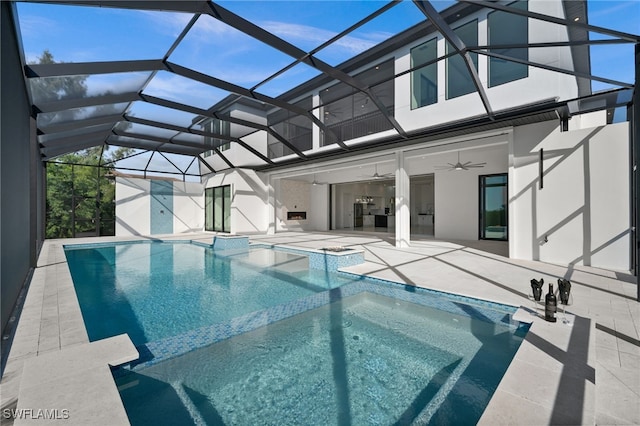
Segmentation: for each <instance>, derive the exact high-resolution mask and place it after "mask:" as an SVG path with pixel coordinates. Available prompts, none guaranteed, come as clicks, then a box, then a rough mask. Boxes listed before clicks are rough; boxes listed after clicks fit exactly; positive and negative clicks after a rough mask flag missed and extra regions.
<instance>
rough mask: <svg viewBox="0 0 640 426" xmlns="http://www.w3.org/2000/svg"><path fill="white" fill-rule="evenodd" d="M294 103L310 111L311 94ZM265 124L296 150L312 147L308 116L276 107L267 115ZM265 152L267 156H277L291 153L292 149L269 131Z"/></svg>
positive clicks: (305, 149)
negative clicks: (276, 108)
mask: <svg viewBox="0 0 640 426" xmlns="http://www.w3.org/2000/svg"><path fill="white" fill-rule="evenodd" d="M294 104H295V105H296V106H298V107H300V108H303V109H304V110H306V111H311V109H312V108H313V100H312V98H311V96H309V97H307V98H304V99H302V100H300V101H298V102H295V103H294ZM267 124H268V125H269V127H271V128H272V129H273V130H274V131H275V132H276V133H278V134H279V135H280V136H282V137H283V138H285V139H286V140H287V142H289V143H290V144H291V145H293V146H294V147H296V148H297V149H298V150H300V151H307V150H309V149H311V148H312V147H313V125H312V122H311V119H310V118H309V117H307V116H305V115H298V114H295V113H293V112H291V111H289V110H286V109H278V110H276V111H273V112H271V113H269V114H268V115H267ZM267 153H268V156H269V158H278V157H283V156H285V155H290V154H293V151H292V150H291V148H289V147H288V146H286V145H285V144H283V143H282V142H281V141H279V140H278V139H277V138H276V137H275V136H273V135H272V134H270V133H269V135H268V136H267Z"/></svg>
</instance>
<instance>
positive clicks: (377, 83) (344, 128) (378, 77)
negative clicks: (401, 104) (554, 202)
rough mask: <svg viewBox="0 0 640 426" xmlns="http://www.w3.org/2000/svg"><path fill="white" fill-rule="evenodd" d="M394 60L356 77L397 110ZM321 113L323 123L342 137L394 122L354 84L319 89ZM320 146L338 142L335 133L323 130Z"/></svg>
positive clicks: (391, 110)
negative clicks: (395, 103)
mask: <svg viewBox="0 0 640 426" xmlns="http://www.w3.org/2000/svg"><path fill="white" fill-rule="evenodd" d="M393 67H394V60H393V59H390V60H388V61H385V62H383V63H380V64H378V65H376V66H374V67H371V68H369V69H367V70H365V71H363V72H361V73H359V74H356V75H355V76H354V77H355V78H356V79H357V80H358V81H360V82H361V83H363V84H364V85H366V86H368V87H370V88H371V92H372V93H373V94H374V95H375V96H376V97H377V98H378V100H379V101H380V102H381V103H382V104H383V105H384V106H385V107H386V108H387V113H388V114H389V115H393V113H394V108H393V106H394V82H393V76H394V68H393ZM320 102H321V104H322V107H321V110H320V111H321V116H322V121H323V122H324V124H325V125H326V126H327V127H328V128H329V129H331V131H332V132H333V134H335V135H336V136H337V137H338V138H340V140H343V141H345V140H349V139H355V138H359V137H361V136H366V135H370V134H374V133H379V132H383V131H385V130H389V129H392V128H393V126H392V125H391V123H389V121H388V120H387V119H386V118H385V117H384V116H383V114H382V112H381V111H380V110H379V109H378V107H377V106H376V105H375V103H373V101H372V100H371V99H369V97H368V96H367V95H365V94H364V93H362V92H357V91H356V90H355V89H354V88H353V87H351V86H349V85H347V84H345V83H338V84H334V85H333V86H331V87H328V88H326V89H324V90H322V91H321V92H320ZM320 143H321V146H325V145H331V144H333V143H336V140H335V137H333V135H332V134H329V133H328V134H324V132H323V133H322V140H321V142H320Z"/></svg>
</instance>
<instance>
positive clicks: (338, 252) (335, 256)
mask: <svg viewBox="0 0 640 426" xmlns="http://www.w3.org/2000/svg"><path fill="white" fill-rule="evenodd" d="M251 247H268V248H272V249H274V250H282V251H287V252H290V253H297V254H302V255H305V256H309V269H320V270H323V271H324V270H326V271H328V272H336V271H337V270H338V269H340V268H346V267H348V266H355V265H359V264H361V263H364V250H361V249H352V248H347V247H326V248H321V249H313V248H304V249H302V248H300V247H291V246H286V245H279V244H278V245H274V244H264V243H254V244H251Z"/></svg>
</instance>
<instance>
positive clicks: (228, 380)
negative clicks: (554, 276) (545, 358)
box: [116, 291, 526, 425]
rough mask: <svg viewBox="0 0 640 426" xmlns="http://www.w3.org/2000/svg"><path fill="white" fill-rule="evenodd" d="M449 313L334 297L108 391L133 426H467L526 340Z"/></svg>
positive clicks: (498, 325)
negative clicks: (115, 396) (112, 392)
mask: <svg viewBox="0 0 640 426" xmlns="http://www.w3.org/2000/svg"><path fill="white" fill-rule="evenodd" d="M332 293H336V291H333V292H332ZM424 297H428V296H424ZM456 306H458V307H460V308H461V309H460V312H461V313H460V314H455V313H450V312H444V311H442V310H438V309H434V308H432V307H429V306H423V305H419V304H415V303H411V302H408V301H404V300H399V299H396V298H390V297H387V296H383V295H380V294H375V293H372V292H366V291H365V292H361V293H358V294H356V295H353V296H348V297H344V298H341V297H334V301H333V302H332V303H329V304H326V305H324V306H322V307H319V308H316V309H313V310H309V311H307V312H304V313H302V314H298V315H296V316H294V317H291V318H288V319H284V320H281V321H278V322H275V323H273V324H270V325H268V326H265V327H261V328H258V329H255V330H253V331H250V332H248V333H244V334H242V335H238V336H235V337H233V338H230V339H226V340H223V341H220V342H218V343H215V344H213V345H210V346H207V347H204V348H200V349H197V350H194V351H192V352H189V353H187V354H185V355H182V356H179V357H176V358H173V359H169V360H166V361H163V362H160V363H158V364H155V365H152V366H150V367H147V368H143V369H140V370H136V371H134V372H130V373H128V374H125V375H123V376H122V377H118V378H117V379H116V383H117V385H118V387H119V390H120V394H121V397H122V400H123V402H124V405H125V408H126V411H127V414H128V415H129V419H130V421H131V423H132V424H133V425H161V424H166V425H176V424H180V425H186V424H227V425H256V424H260V425H284V424H286V425H298V424H300V425H330V424H354V425H364V424H383V425H387V424H456V425H465V424H475V423H477V421H478V420H479V418H480V416H481V415H482V412H483V411H484V408H485V407H486V404H487V403H488V401H489V399H490V398H491V396H492V395H493V392H494V391H495V389H496V387H497V385H498V383H499V381H500V379H501V378H502V376H503V374H504V372H505V371H506V369H507V367H508V365H509V363H510V362H511V359H512V358H513V356H514V354H515V352H516V350H517V349H518V347H519V345H520V343H521V342H522V339H523V336H524V334H525V333H526V331H525V330H523V329H522V328H518V327H517V326H514V325H513V324H509V323H508V322H507V323H503V322H500V321H498V322H496V321H491V320H488V318H487V317H486V316H485V313H486V311H485V312H484V313H483V309H484V308H482V307H477V306H475V307H474V306H472V305H464V306H463V305H461V304H459V303H457V302H456Z"/></svg>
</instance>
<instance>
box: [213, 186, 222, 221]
mask: <svg viewBox="0 0 640 426" xmlns="http://www.w3.org/2000/svg"><path fill="white" fill-rule="evenodd" d="M222 203H223V199H222V187H221V186H219V187H217V188H213V230H214V231H222V217H223V216H222Z"/></svg>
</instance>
